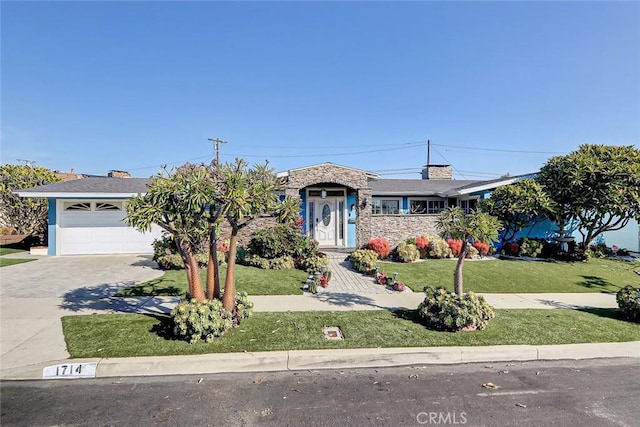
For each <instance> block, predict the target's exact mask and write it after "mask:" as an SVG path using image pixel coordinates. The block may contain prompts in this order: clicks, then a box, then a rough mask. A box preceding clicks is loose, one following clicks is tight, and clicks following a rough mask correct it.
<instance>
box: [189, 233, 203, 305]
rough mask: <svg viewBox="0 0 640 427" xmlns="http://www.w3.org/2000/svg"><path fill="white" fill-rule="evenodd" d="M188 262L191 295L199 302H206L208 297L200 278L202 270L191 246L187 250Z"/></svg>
mask: <svg viewBox="0 0 640 427" xmlns="http://www.w3.org/2000/svg"><path fill="white" fill-rule="evenodd" d="M185 252H186V255H187V260H188V263H189V273H188V274H189V278H190V280H189V293H190V294H191V295H190V296H191V298H195V299H196V301H198V302H204V301H205V300H206V297H205V295H204V289H203V288H202V279H201V278H200V268H199V267H198V261H196V257H195V256H194V255H193V251H192V250H191V246H188V247H187V249H186V251H185Z"/></svg>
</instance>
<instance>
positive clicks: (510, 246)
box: [504, 243, 520, 256]
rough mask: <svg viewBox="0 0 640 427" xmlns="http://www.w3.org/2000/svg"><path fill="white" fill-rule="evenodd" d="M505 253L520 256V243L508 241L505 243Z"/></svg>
mask: <svg viewBox="0 0 640 427" xmlns="http://www.w3.org/2000/svg"><path fill="white" fill-rule="evenodd" d="M504 253H506V254H507V255H514V256H518V255H519V254H520V245H519V244H517V243H506V244H505V245H504Z"/></svg>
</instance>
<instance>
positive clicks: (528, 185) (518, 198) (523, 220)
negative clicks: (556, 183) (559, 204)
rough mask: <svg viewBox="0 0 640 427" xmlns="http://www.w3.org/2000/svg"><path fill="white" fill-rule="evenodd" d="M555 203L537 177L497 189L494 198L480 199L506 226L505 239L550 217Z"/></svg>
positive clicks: (483, 209)
mask: <svg viewBox="0 0 640 427" xmlns="http://www.w3.org/2000/svg"><path fill="white" fill-rule="evenodd" d="M555 206H556V205H555V202H554V201H553V200H551V198H550V197H549V196H548V195H547V194H546V193H545V192H544V190H543V187H542V186H541V185H540V183H538V182H537V181H536V180H534V179H523V180H521V181H518V182H516V183H515V184H512V185H505V186H502V187H499V188H497V189H495V190H494V191H493V192H492V193H491V197H490V198H488V199H485V200H483V201H482V202H480V209H482V211H483V212H486V213H488V214H489V215H493V216H495V217H496V218H498V219H499V220H500V221H501V222H502V225H503V230H502V233H501V240H502V242H503V243H504V242H508V241H510V240H513V239H514V238H515V236H516V234H517V233H518V232H519V231H520V230H522V229H523V228H524V227H527V226H533V225H535V224H536V223H538V222H541V221H543V220H544V219H545V218H546V217H548V216H549V215H550V214H551V213H552V211H553V209H554V208H555Z"/></svg>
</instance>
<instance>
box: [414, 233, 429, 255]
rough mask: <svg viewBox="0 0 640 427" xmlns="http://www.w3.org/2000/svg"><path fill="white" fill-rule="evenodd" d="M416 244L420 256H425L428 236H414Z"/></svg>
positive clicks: (427, 248)
mask: <svg viewBox="0 0 640 427" xmlns="http://www.w3.org/2000/svg"><path fill="white" fill-rule="evenodd" d="M416 246H417V247H418V250H419V251H420V258H426V257H427V256H428V255H429V238H428V237H426V236H419V237H416Z"/></svg>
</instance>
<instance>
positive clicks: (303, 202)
mask: <svg viewBox="0 0 640 427" xmlns="http://www.w3.org/2000/svg"><path fill="white" fill-rule="evenodd" d="M299 194H300V216H301V217H302V232H303V233H306V232H307V192H306V191H304V190H300V193H299Z"/></svg>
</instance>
